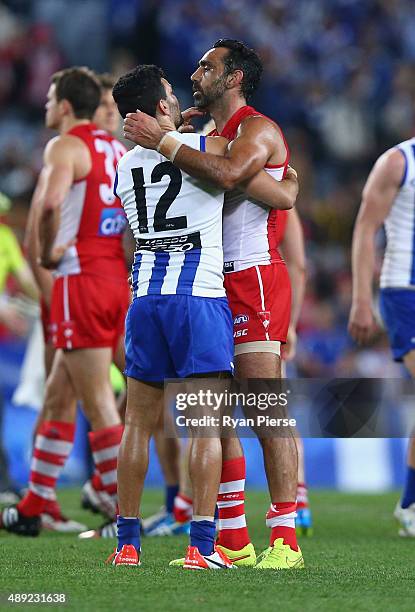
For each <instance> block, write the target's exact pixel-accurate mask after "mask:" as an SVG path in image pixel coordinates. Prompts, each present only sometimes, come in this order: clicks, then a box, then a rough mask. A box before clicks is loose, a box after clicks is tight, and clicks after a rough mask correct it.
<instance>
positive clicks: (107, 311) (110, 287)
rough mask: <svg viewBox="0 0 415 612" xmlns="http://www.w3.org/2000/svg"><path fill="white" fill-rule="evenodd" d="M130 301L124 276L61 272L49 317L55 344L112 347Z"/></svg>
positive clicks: (66, 346) (54, 287)
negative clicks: (115, 278)
mask: <svg viewBox="0 0 415 612" xmlns="http://www.w3.org/2000/svg"><path fill="white" fill-rule="evenodd" d="M129 305H130V287H129V285H128V282H127V279H126V280H125V282H123V281H119V280H116V281H112V280H111V279H107V278H103V277H100V276H88V275H82V274H75V275H69V276H61V277H59V278H57V279H56V280H55V282H54V284H53V291H52V304H51V313H50V319H51V324H52V330H53V345H54V347H55V348H63V349H69V350H70V349H79V348H102V347H111V348H112V349H113V350H114V351H115V349H116V347H117V343H118V340H119V337H120V336H121V335H123V334H124V325H125V316H126V314H127V310H128V307H129Z"/></svg>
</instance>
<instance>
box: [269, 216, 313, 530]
mask: <svg viewBox="0 0 415 612" xmlns="http://www.w3.org/2000/svg"><path fill="white" fill-rule="evenodd" d="M278 216H279V223H278V226H277V246H278V249H279V250H280V251H281V254H282V256H283V258H284V261H285V263H286V264H287V268H288V273H289V275H290V281H291V295H292V299H291V318H290V325H289V328H288V332H287V342H286V344H284V346H283V347H282V359H283V361H282V364H281V366H282V375H283V376H284V377H285V375H286V374H285V369H286V368H285V363H286V362H288V361H292V360H293V359H294V358H295V355H296V350H297V325H298V320H299V318H300V314H301V308H302V305H303V300H304V293H305V284H306V258H305V249H304V234H303V230H302V227H301V221H300V218H299V216H298V213H297V211H296V210H295V209H293V210H291V211H289V212H284V211H281V212H280V213H279V215H278ZM296 442H297V451H298V486H297V517H296V519H295V526H296V529H297V533H299V534H301V535H312V517H311V511H310V507H309V501H308V488H307V485H306V479H305V460H304V445H303V441H302V439H301V437H300V436H299V435H297V436H296Z"/></svg>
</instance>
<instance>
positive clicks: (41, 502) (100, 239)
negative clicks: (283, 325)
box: [1, 68, 129, 535]
mask: <svg viewBox="0 0 415 612" xmlns="http://www.w3.org/2000/svg"><path fill="white" fill-rule="evenodd" d="M100 98H101V89H100V86H99V83H98V81H97V80H96V78H95V76H94V75H93V74H92V73H91V72H90V71H88V70H87V69H85V68H72V69H67V70H63V71H61V72H59V73H57V74H56V75H55V76H54V77H53V78H52V83H51V86H50V89H49V92H48V103H47V106H46V108H47V114H46V123H47V126H48V127H51V128H55V129H58V131H59V136H58V137H57V138H54V139H52V140H51V141H50V142H49V144H48V145H47V147H46V149H45V154H44V167H43V169H42V173H41V177H40V179H39V182H40V186H39V194H38V197H39V201H40V203H39V210H41V211H42V212H41V216H40V223H39V226H40V253H41V259H40V263H41V265H42V266H43V267H45V268H49V269H55V270H56V272H55V274H56V279H55V281H54V283H53V288H52V296H51V311H50V319H51V326H52V334H53V344H54V347H55V349H63V352H62V353H61V355H62V359H63V360H64V364H65V367H66V368H67V372H68V373H69V377H70V379H71V381H72V384H73V387H74V390H75V397H79V398H80V399H81V401H82V403H83V408H84V410H85V413H86V416H87V418H88V420H89V421H90V423H91V427H92V432H91V433H90V435H89V436H90V443H91V448H92V451H93V455H94V460H95V464H96V467H97V468H98V470H99V471H100V474H101V479H102V482H103V485H104V487H105V491H106V493H107V495H108V496H109V498H110V499H112V503H113V504H114V507H115V500H116V462H117V453H118V446H119V442H120V440H121V435H122V426H121V424H120V417H119V414H118V412H117V408H116V404H115V398H114V394H113V391H112V388H111V385H110V381H109V367H110V364H111V361H112V354H113V351H114V350H115V348H116V346H117V343H118V339H119V336H120V335H121V334H122V332H123V328H124V313H125V311H126V308H127V306H128V303H129V287H128V283H127V279H126V276H127V275H126V268H125V263H124V254H123V250H122V245H121V240H122V233H123V230H124V227H125V223H126V221H125V216H124V213H123V211H122V208H121V205H120V203H119V200H117V199H116V198H115V196H114V195H113V191H112V188H113V182H114V177H115V166H116V163H117V161H118V160H119V159H120V157H121V156H122V154H123V153H124V151H125V149H124V147H123V146H122V145H121V143H119V142H118V141H116V140H115V139H114V138H112V137H111V136H109V135H108V134H107V133H106V132H104V131H103V130H100V129H98V128H97V126H95V125H94V124H93V123H92V122H91V119H92V117H93V115H94V112H95V110H96V108H97V107H98V105H99V102H100ZM54 388H55V389H56V380H55V378H54V369H52V372H51V375H50V377H49V381H48V386H47V390H46V398H45V404H46V407H47V408H48V406H50V412H49V410H46V420H45V421H44V422H43V423H42V425H41V426H40V428H39V430H38V433H37V435H36V438H35V444H34V451H33V460H32V468H31V475H30V483H29V492H28V493H27V495H26V496H25V497H24V499H23V500H22V501H21V502H19V504H18V505H17V506H16V507H11V508H6V509H5V510H4V511H3V513H2V515H1V523H2V527H4V528H5V529H7V530H9V531H12V532H15V533H19V534H21V535H37V533H38V532H39V527H40V520H39V516H40V514H41V513H42V511H43V509H44V507H45V505H46V503H47V501H48V500H51V499H52V500H53V499H54V497H55V491H54V488H55V485H56V481H57V479H58V477H59V474H60V472H61V470H62V468H63V465H64V463H65V461H66V459H67V457H68V455H69V453H70V450H71V448H72V444H73V438H74V429H75V425H74V418H73V417H72V418H71V419H70V420H67V418H65V415H62V414H61V411H60V410H59V407H58V406H56V402H54V401H53V400H54V397H53V392H54V391H53V389H54Z"/></svg>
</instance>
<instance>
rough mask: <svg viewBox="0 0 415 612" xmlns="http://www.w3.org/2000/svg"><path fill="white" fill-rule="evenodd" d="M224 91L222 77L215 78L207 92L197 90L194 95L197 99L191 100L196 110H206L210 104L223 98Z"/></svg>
mask: <svg viewBox="0 0 415 612" xmlns="http://www.w3.org/2000/svg"><path fill="white" fill-rule="evenodd" d="M225 90H226V87H225V79H224V77H223V76H221V77H219V78H217V79H216V81H215V82H214V83H212V85H211V86H210V88H209V90H208V91H200V89H197V90H196V91H195V92H194V93H197V94H198V96H197V98H193V99H194V103H195V106H196V108H200V109H206V110H208V109H209V108H210V107H211V106H212V104H214V103H215V102H216V101H217V100H219V99H220V98H221V97H222V96H223V94H224V93H225Z"/></svg>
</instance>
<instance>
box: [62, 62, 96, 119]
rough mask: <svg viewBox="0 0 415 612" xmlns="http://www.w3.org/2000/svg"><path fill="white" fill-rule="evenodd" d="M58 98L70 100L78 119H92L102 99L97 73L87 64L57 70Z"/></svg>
mask: <svg viewBox="0 0 415 612" xmlns="http://www.w3.org/2000/svg"><path fill="white" fill-rule="evenodd" d="M51 83H52V85H55V86H56V99H57V101H58V102H60V101H61V100H68V102H70V103H71V106H72V109H73V112H74V115H75V117H76V118H77V119H92V117H93V115H94V113H95V111H96V110H97V108H98V106H99V103H100V101H101V86H100V84H99V82H98V79H97V78H96V76H95V74H94V73H93V72H92V70H90V69H89V68H86V67H85V66H74V67H73V68H65V69H64V70H59V72H55V74H53V75H52V78H51Z"/></svg>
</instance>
